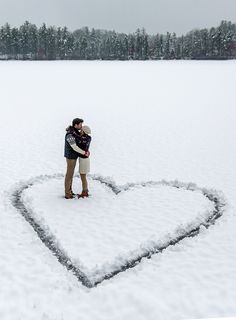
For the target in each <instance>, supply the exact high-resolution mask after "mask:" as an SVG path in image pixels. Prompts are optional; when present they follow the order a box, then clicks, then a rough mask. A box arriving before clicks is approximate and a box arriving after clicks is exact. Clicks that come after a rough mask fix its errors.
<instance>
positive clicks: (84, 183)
mask: <svg viewBox="0 0 236 320" xmlns="http://www.w3.org/2000/svg"><path fill="white" fill-rule="evenodd" d="M80 178H81V181H82V192H84V191H88V181H87V175H86V174H85V173H81V174H80Z"/></svg>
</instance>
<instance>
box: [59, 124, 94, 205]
mask: <svg viewBox="0 0 236 320" xmlns="http://www.w3.org/2000/svg"><path fill="white" fill-rule="evenodd" d="M83 122H84V121H83V120H82V119H79V118H75V119H74V120H73V121H72V126H69V127H68V128H67V129H66V135H65V152H64V156H65V158H66V163H67V171H66V176H65V198H66V199H73V197H74V195H75V194H74V193H73V191H72V182H73V176H74V171H75V166H76V161H77V159H78V157H79V154H81V155H83V156H86V157H89V155H90V153H89V151H84V150H82V149H81V148H79V147H78V145H77V141H79V139H80V135H79V130H80V129H81V128H82V123H83Z"/></svg>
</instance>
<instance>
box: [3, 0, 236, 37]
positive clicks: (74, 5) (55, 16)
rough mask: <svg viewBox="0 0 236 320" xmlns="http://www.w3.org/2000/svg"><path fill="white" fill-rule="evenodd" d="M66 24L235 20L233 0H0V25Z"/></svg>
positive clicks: (131, 27)
mask: <svg viewBox="0 0 236 320" xmlns="http://www.w3.org/2000/svg"><path fill="white" fill-rule="evenodd" d="M26 20H28V21H30V22H31V23H35V24H36V25H37V26H40V25H41V24H42V23H43V22H45V23H46V24H47V25H54V26H67V27H68V28H69V29H70V30H71V31H73V30H76V29H78V28H81V27H84V26H88V27H89V28H96V29H107V30H116V31H117V32H125V33H132V32H134V31H135V30H136V29H137V28H142V27H144V28H145V29H146V31H147V32H148V33H150V34H155V33H166V32H167V31H169V32H176V33H177V34H178V35H180V34H185V33H186V32H188V31H190V30H192V29H196V28H209V27H212V26H217V25H219V23H220V21H221V20H230V21H232V22H236V0H0V25H3V24H5V23H6V22H9V23H10V25H12V26H20V25H21V24H23V23H24V21H26Z"/></svg>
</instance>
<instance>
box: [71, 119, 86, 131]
mask: <svg viewBox="0 0 236 320" xmlns="http://www.w3.org/2000/svg"><path fill="white" fill-rule="evenodd" d="M83 122H84V120H83V119H80V118H75V119H74V120H73V121H72V127H74V128H75V129H77V130H80V129H81V128H82V124H83Z"/></svg>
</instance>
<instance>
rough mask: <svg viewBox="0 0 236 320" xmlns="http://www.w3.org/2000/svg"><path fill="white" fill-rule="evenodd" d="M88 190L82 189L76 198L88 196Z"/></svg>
mask: <svg viewBox="0 0 236 320" xmlns="http://www.w3.org/2000/svg"><path fill="white" fill-rule="evenodd" d="M88 197H89V194H88V190H83V191H82V192H81V193H80V194H78V198H88Z"/></svg>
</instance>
